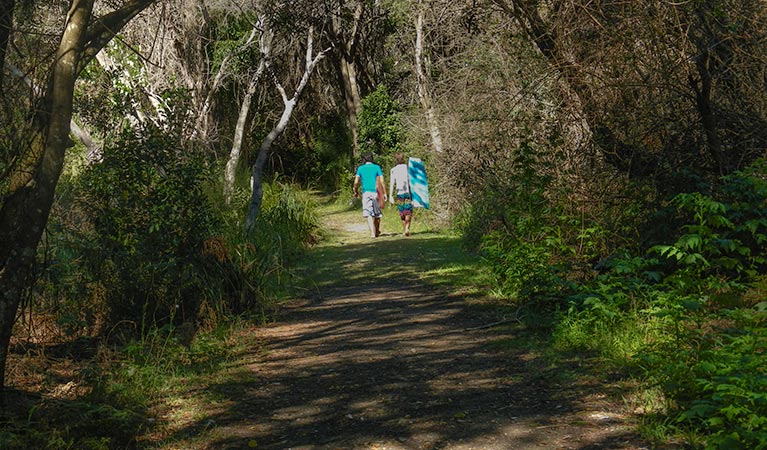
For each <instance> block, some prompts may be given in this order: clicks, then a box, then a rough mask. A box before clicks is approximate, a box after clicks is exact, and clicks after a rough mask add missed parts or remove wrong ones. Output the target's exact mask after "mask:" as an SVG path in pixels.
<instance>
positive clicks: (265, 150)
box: [245, 27, 330, 232]
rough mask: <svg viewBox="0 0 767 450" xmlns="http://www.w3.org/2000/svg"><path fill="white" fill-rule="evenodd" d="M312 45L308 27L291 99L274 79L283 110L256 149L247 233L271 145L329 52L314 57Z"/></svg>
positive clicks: (259, 197)
mask: <svg viewBox="0 0 767 450" xmlns="http://www.w3.org/2000/svg"><path fill="white" fill-rule="evenodd" d="M313 44H314V29H313V28H311V27H310V28H309V32H308V37H307V39H306V66H305V68H304V73H303V76H302V77H301V81H299V82H298V86H296V90H295V91H294V92H293V97H291V98H290V99H289V98H288V96H287V93H286V92H285V88H283V87H282V84H281V83H280V82H279V81H278V80H276V79H275V84H276V86H277V90H278V91H279V92H280V95H281V96H282V103H283V105H284V109H283V111H282V114H281V115H280V119H279V121H277V124H276V125H275V126H274V128H272V130H271V131H270V132H269V134H267V135H266V138H264V140H263V142H262V143H261V145H260V147H259V149H258V156H257V157H256V162H255V163H254V164H253V173H252V175H251V179H252V184H253V191H252V193H251V196H250V204H249V205H248V213H247V216H246V218H245V230H246V231H248V232H251V231H253V227H254V225H255V223H256V218H257V217H258V214H259V212H260V211H261V202H262V201H263V194H264V191H263V181H264V179H263V172H264V166H265V165H266V162H267V161H268V160H269V154H270V153H271V150H272V144H273V143H274V141H275V140H276V139H277V138H278V137H279V136H280V135H281V134H282V132H283V131H285V128H286V127H287V126H288V122H289V121H290V116H292V115H293V110H294V109H295V107H296V103H297V102H298V98H299V97H300V96H301V93H302V92H303V90H304V88H306V85H307V84H308V83H309V77H311V75H312V72H313V71H314V68H315V67H316V66H317V63H319V62H320V61H321V60H322V58H324V57H325V54H326V53H327V52H329V51H330V48H327V49H325V50H323V51H321V52H319V53H318V54H317V55H316V56H315V55H314V48H313ZM267 66H268V61H267Z"/></svg>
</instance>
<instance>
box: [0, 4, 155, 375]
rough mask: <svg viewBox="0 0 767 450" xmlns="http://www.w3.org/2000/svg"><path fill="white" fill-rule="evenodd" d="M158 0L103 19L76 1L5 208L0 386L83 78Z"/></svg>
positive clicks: (0, 244) (0, 238)
mask: <svg viewBox="0 0 767 450" xmlns="http://www.w3.org/2000/svg"><path fill="white" fill-rule="evenodd" d="M152 2H153V0H131V1H128V2H126V3H125V4H124V5H123V6H122V7H121V8H119V9H117V10H115V11H113V12H111V13H109V14H106V15H105V16H103V17H101V18H100V19H98V20H94V18H93V15H92V14H93V0H72V1H71V3H70V8H69V12H68V14H67V18H66V22H65V27H64V31H63V32H62V35H61V40H60V42H59V46H58V50H57V52H56V54H55V59H54V61H53V63H52V66H51V70H50V77H49V83H48V85H47V88H46V92H45V96H44V97H43V101H42V102H41V104H40V109H39V110H38V112H37V114H36V116H35V120H34V130H33V133H34V136H33V137H32V139H31V140H30V144H28V147H27V150H26V151H25V152H24V154H23V156H22V159H21V160H20V163H19V165H18V166H17V167H16V168H14V171H13V173H12V174H11V176H10V183H9V185H8V187H7V189H6V191H5V192H6V196H5V200H4V202H3V204H2V207H1V208H0V388H2V387H4V386H5V366H6V361H7V356H8V345H9V343H10V339H11V334H12V331H13V325H14V322H15V319H16V314H17V312H18V308H19V304H20V302H21V299H22V296H23V295H24V292H25V290H26V289H27V288H28V286H29V282H30V280H31V277H32V274H33V270H32V269H33V266H34V262H35V258H36V251H37V246H38V244H39V242H40V238H41V236H42V233H43V230H44V228H45V225H46V223H47V221H48V215H49V214H50V210H51V206H52V204H53V197H54V194H55V190H56V184H57V183H58V180H59V176H60V175H61V169H62V167H63V164H64V155H65V152H66V149H67V148H68V147H70V146H71V145H72V141H71V140H70V139H69V133H70V123H71V120H72V102H73V98H74V87H75V81H76V80H77V76H78V75H79V73H80V72H81V71H82V69H83V68H84V67H85V66H86V65H87V64H88V62H89V61H90V60H92V59H93V58H94V57H95V55H96V54H97V53H98V52H99V50H101V48H103V47H104V45H106V43H107V42H109V40H110V39H111V38H112V37H114V35H115V33H117V32H119V30H120V29H122V27H123V26H125V24H127V23H128V22H129V21H130V20H131V19H132V18H133V17H135V15H136V14H138V13H139V12H141V11H142V10H144V9H145V8H146V7H147V6H149V5H150V4H151V3H152Z"/></svg>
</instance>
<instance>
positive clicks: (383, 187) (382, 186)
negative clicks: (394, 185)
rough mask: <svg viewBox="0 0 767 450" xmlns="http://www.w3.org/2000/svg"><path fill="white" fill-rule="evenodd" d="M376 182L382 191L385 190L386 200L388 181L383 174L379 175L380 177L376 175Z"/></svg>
mask: <svg viewBox="0 0 767 450" xmlns="http://www.w3.org/2000/svg"><path fill="white" fill-rule="evenodd" d="M376 182H377V183H378V189H380V190H381V192H383V196H384V201H386V198H387V197H386V182H385V181H384V177H383V175H379V176H378V177H376Z"/></svg>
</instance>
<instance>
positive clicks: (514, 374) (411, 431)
mask: <svg viewBox="0 0 767 450" xmlns="http://www.w3.org/2000/svg"><path fill="white" fill-rule="evenodd" d="M357 215H358V214H357V212H356V211H355V212H354V215H353V216H343V215H339V216H338V217H336V216H334V215H333V214H329V215H326V216H325V217H324V219H325V221H326V222H328V223H329V228H330V229H331V230H333V232H334V233H335V235H336V240H335V241H334V242H331V243H329V244H323V246H324V247H323V246H321V248H319V249H315V250H314V251H313V252H312V254H313V255H314V256H313V257H314V258H318V259H316V261H318V263H317V264H315V265H316V266H317V267H316V268H315V269H314V270H315V271H316V273H315V274H314V275H310V276H309V277H310V278H311V277H314V279H317V280H319V279H322V280H326V281H324V282H322V283H323V284H317V285H315V286H314V288H313V289H311V290H310V291H308V292H309V294H307V295H306V296H305V297H304V298H302V299H298V300H294V301H292V302H290V303H289V304H288V305H287V306H286V307H285V308H284V309H283V310H282V311H281V313H280V317H279V319H278V320H277V321H276V322H275V323H273V324H270V325H267V326H264V327H260V328H258V331H257V333H258V339H259V341H260V342H261V343H262V345H263V349H264V350H263V352H262V353H260V354H258V355H255V356H252V357H251V359H250V361H249V362H248V363H247V364H248V365H247V368H248V370H247V376H246V379H245V380H243V381H242V382H241V383H233V385H232V386H231V388H232V394H231V397H232V398H231V401H230V402H228V403H229V407H227V408H226V409H225V410H224V411H221V414H218V415H217V416H215V417H214V418H213V421H212V422H211V423H212V424H214V425H212V426H213V427H215V428H216V432H215V435H216V436H218V439H216V441H215V442H214V443H212V445H209V446H208V448H214V449H226V450H234V449H248V448H256V449H293V450H308V449H322V450H330V449H349V450H356V449H361V450H384V449H386V450H406V449H407V450H410V449H413V450H416V449H419V450H420V449H423V450H426V449H452V450H459V449H462V450H463V449H477V450H509V449H604V448H612V449H639V448H649V447H646V446H644V445H643V444H641V441H640V440H639V439H637V437H636V436H635V435H634V434H633V433H632V432H631V424H630V423H629V419H628V417H627V416H624V415H623V414H622V413H621V411H620V410H621V409H623V408H621V407H620V405H619V404H618V405H616V402H615V400H614V398H615V396H611V395H606V394H608V392H607V391H608V390H609V389H610V387H608V383H606V382H603V381H601V380H593V379H590V381H583V379H582V378H575V380H580V381H572V382H571V381H567V382H563V381H562V380H568V379H569V378H567V377H565V378H563V377H561V376H557V375H559V374H558V372H559V371H561V370H562V367H546V365H545V363H542V362H541V358H538V357H536V356H535V355H533V354H531V353H530V352H528V351H525V350H509V346H508V345H506V346H503V345H499V341H502V340H503V339H506V340H508V339H509V338H512V339H513V338H514V337H515V336H514V335H513V331H510V330H512V329H513V327H508V326H507V327H495V326H486V325H488V324H492V323H493V322H495V321H497V320H498V316H497V312H496V311H495V310H494V309H493V308H486V307H479V306H477V305H476V304H472V303H471V302H467V299H466V298H464V296H462V295H461V294H453V293H451V292H453V291H454V289H451V288H448V287H444V286H443V287H436V284H439V283H425V282H419V281H410V282H405V283H403V281H402V280H403V279H407V280H417V279H418V277H415V276H413V275H412V274H414V273H419V272H421V273H422V272H423V271H424V270H426V269H436V268H443V267H446V266H451V264H452V263H451V262H450V261H445V258H446V256H445V255H446V254H447V253H449V252H448V251H446V248H454V247H446V246H453V245H457V244H456V243H454V242H451V241H447V240H445V239H443V238H442V237H440V236H437V235H435V234H429V233H418V232H416V234H415V235H414V236H411V237H410V238H404V237H402V236H400V235H395V234H394V233H389V234H385V235H384V236H382V237H381V238H378V239H376V240H370V239H369V238H367V233H366V229H365V227H364V226H362V227H357V228H354V227H352V228H350V224H357V225H359V224H358V223H357V222H359V220H360V219H359V218H358V217H357ZM334 222H335V223H334ZM387 231H388V230H387ZM405 246H407V249H408V251H409V256H408V257H407V258H403V257H402V255H403V249H404V248H405ZM311 257H312V256H310V258H311ZM453 263H454V262H453ZM379 266H382V267H384V268H385V269H383V270H378V271H377V272H375V271H374V270H371V268H374V267H379ZM457 267H459V268H460V266H457ZM392 268H394V269H393V270H392ZM320 272H322V273H323V274H322V275H319V276H318V275H317V273H320ZM374 272H375V273H374ZM392 273H394V274H397V275H392ZM439 273H440V275H439V276H438V277H437V278H438V280H435V281H438V282H441V281H443V280H445V279H446V277H448V276H449V271H442V272H439ZM327 280H330V281H327ZM318 283H319V282H318ZM408 283H409V284H408ZM510 333H511V334H510ZM511 348H516V347H513V346H512V347H511ZM519 348H524V346H520V347H519ZM572 364H576V365H577V364H578V362H577V361H576V362H572ZM557 380H559V381H557ZM219 390H221V391H224V392H226V389H225V387H224V388H222V387H219ZM610 398H612V399H613V400H609V399H610Z"/></svg>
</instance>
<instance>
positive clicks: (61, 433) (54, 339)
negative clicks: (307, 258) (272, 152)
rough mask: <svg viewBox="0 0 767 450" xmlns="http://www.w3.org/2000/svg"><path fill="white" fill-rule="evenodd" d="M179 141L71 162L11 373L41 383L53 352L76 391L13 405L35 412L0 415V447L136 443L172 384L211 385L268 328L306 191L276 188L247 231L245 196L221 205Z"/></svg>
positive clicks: (164, 133) (287, 275)
mask: <svg viewBox="0 0 767 450" xmlns="http://www.w3.org/2000/svg"><path fill="white" fill-rule="evenodd" d="M181 142H182V140H181V139H180V138H179V135H178V134H177V132H176V131H174V130H173V129H171V130H160V129H157V128H149V129H140V130H137V129H132V128H129V129H126V130H125V131H124V132H123V133H121V134H120V135H119V136H115V139H114V140H112V141H111V144H110V145H109V146H107V147H105V148H104V149H103V153H102V155H101V158H100V160H99V161H98V162H97V163H90V164H89V163H87V162H86V160H85V158H84V155H83V157H82V158H72V160H71V161H70V162H71V165H70V168H69V170H68V171H67V174H66V179H65V180H64V181H62V184H61V189H60V194H59V196H58V198H57V205H56V206H55V207H54V215H53V217H52V220H51V224H50V226H49V229H48V232H47V234H46V239H45V245H44V246H43V247H42V250H43V251H44V258H43V261H44V265H42V266H41V267H40V278H39V280H38V282H37V283H36V284H35V288H34V290H33V291H32V292H31V293H30V297H29V298H30V302H29V304H28V305H27V306H26V308H25V314H24V318H23V319H22V320H21V321H20V322H19V323H18V324H17V327H18V332H17V341H16V342H17V348H18V349H23V348H27V349H28V350H27V353H26V354H19V355H18V356H16V357H15V358H14V359H13V361H14V362H13V363H12V365H11V368H10V370H11V372H12V373H14V374H16V376H15V378H16V379H17V380H18V381H17V382H18V383H20V384H23V383H25V381H24V379H25V377H38V376H39V374H36V373H35V369H34V368H35V367H37V366H38V365H39V364H38V362H36V361H38V359H41V358H42V359H45V356H44V355H45V352H44V351H43V349H44V348H45V346H46V345H52V344H54V343H55V344H57V345H58V346H59V347H61V349H62V350H61V351H62V352H64V353H63V355H65V356H67V357H76V358H85V362H84V363H83V364H84V367H85V369H84V370H82V371H81V372H79V373H71V372H70V371H69V369H66V368H64V369H56V372H61V373H62V374H61V375H60V376H61V377H63V378H64V379H65V380H68V384H67V385H68V386H70V387H71V389H70V390H69V391H68V394H65V395H63V398H62V397H61V396H57V395H56V394H55V393H53V392H47V390H52V391H55V390H56V389H61V381H60V378H59V379H58V381H57V379H56V378H55V377H54V378H52V379H50V380H48V381H46V382H45V383H43V384H42V385H40V386H36V389H37V390H40V391H41V393H44V394H46V395H48V396H50V400H49V401H46V402H42V403H38V404H37V405H35V406H34V407H33V408H32V407H31V404H30V405H26V403H24V402H22V403H21V404H19V405H16V406H17V407H20V408H23V407H30V408H32V409H30V411H29V412H28V413H24V414H21V415H20V416H19V417H25V416H26V417H27V420H26V421H16V420H15V419H13V418H12V417H11V418H7V420H10V421H7V422H5V423H4V426H3V431H2V432H0V446H2V447H3V448H8V449H25V448H51V449H65V448H83V449H107V448H116V447H118V446H125V445H127V443H129V442H132V441H133V440H134V439H135V438H136V437H137V436H139V435H141V434H142V433H144V432H147V431H148V430H149V429H151V428H152V427H153V426H154V425H156V422H155V421H154V419H153V418H152V417H153V416H154V415H155V414H157V413H158V410H157V408H160V409H162V408H163V406H162V404H163V402H164V401H166V397H167V396H168V395H170V393H171V392H172V391H173V389H174V388H176V387H178V380H179V379H180V378H182V377H184V376H186V374H189V373H197V374H198V375H200V376H212V375H213V374H214V373H215V372H216V371H218V370H221V369H222V367H223V365H224V364H225V363H226V361H228V360H230V359H231V358H233V357H234V356H235V355H236V352H237V351H238V349H239V348H240V346H242V345H246V344H247V340H242V341H241V342H238V341H237V340H235V338H234V336H235V334H238V333H239V330H240V329H242V328H244V327H247V326H249V323H252V322H253V321H255V322H256V323H261V322H263V321H264V320H268V319H269V317H270V314H271V312H272V309H273V306H274V301H275V299H276V297H277V295H278V294H279V293H280V291H282V290H283V289H285V288H286V287H287V286H289V285H290V283H291V279H292V274H291V267H292V266H293V265H294V263H295V261H296V260H297V258H300V256H301V255H302V253H303V252H304V251H305V250H306V248H307V246H309V245H311V244H312V243H315V242H316V241H317V240H318V239H319V238H320V236H321V233H322V230H321V227H320V224H319V219H318V217H317V215H316V213H315V212H314V207H313V206H312V201H311V199H310V197H309V194H308V193H306V192H304V191H302V190H300V189H298V188H297V187H295V186H293V185H291V184H284V183H281V182H279V181H278V180H274V181H273V182H272V183H270V184H269V185H268V186H266V189H265V195H264V209H263V211H262V214H261V215H260V217H259V219H258V222H257V225H256V228H255V233H253V234H252V235H247V234H245V233H244V232H243V231H242V220H243V211H244V209H245V207H246V204H247V195H248V194H247V192H246V191H245V189H239V190H238V191H237V192H236V193H235V196H234V200H233V202H232V204H231V205H230V206H225V203H224V202H223V199H222V198H220V197H221V194H220V192H221V189H220V188H219V187H218V186H220V183H219V182H217V180H216V177H215V175H214V174H215V173H216V172H215V169H216V168H217V166H216V165H215V164H212V162H211V161H209V160H207V159H206V158H205V157H204V153H202V152H200V151H199V150H196V149H195V148H194V146H193V145H191V144H182V143H181ZM241 318H245V319H248V320H247V321H243V320H241ZM27 330H28V331H27ZM43 330H45V331H43ZM241 338H242V337H241V336H240V338H239V339H241ZM33 342H41V343H45V344H43V347H41V348H40V350H35V349H36V348H37V347H36V346H35V345H34V344H33ZM86 355H92V356H86ZM41 363H42V362H41ZM25 405H26V406H25ZM131 445H133V444H131Z"/></svg>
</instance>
